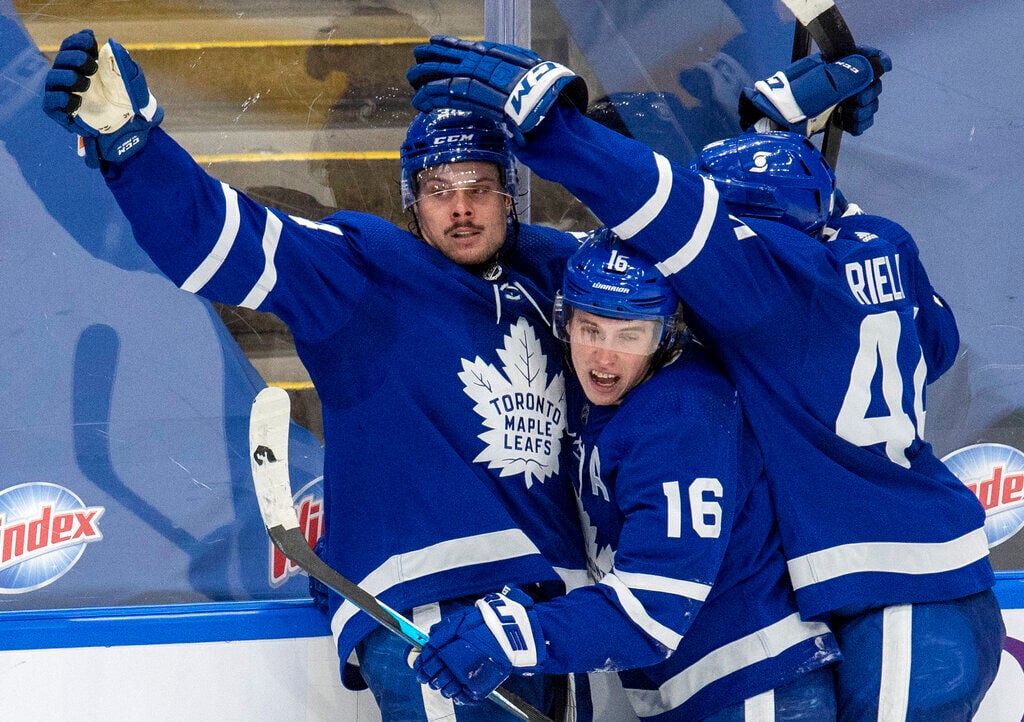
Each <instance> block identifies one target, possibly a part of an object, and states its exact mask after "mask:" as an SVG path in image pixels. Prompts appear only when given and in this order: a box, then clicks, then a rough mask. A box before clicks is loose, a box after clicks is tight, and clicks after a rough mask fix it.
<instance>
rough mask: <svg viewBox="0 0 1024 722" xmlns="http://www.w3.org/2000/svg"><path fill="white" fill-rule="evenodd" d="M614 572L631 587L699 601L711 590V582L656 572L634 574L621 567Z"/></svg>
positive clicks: (704, 598)
mask: <svg viewBox="0 0 1024 722" xmlns="http://www.w3.org/2000/svg"><path fill="white" fill-rule="evenodd" d="M613 573H614V574H615V576H617V577H618V578H619V579H621V580H622V583H623V584H625V585H626V586H627V587H629V588H630V589H640V590H643V591H647V592H661V593H662V594H673V595H675V596H677V597H686V598H688V599H696V600H697V601H698V602H703V601H704V600H706V599H707V598H708V594H709V593H710V592H711V585H710V584H700V583H698V582H688V581H685V580H682V579H670V578H669V577H659V576H655V575H654V574H634V573H633V572H624V571H622V570H621V569H616V570H615V571H614V572H613Z"/></svg>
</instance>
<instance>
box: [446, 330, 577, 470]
mask: <svg viewBox="0 0 1024 722" xmlns="http://www.w3.org/2000/svg"><path fill="white" fill-rule="evenodd" d="M497 352H498V358H499V359H500V360H501V363H502V368H501V369H500V370H499V369H496V368H495V367H494V366H493V365H492V364H489V363H487V362H485V361H484V360H483V359H481V358H480V357H479V356H477V357H476V359H474V360H473V361H467V360H466V359H462V373H460V374H459V380H460V381H462V383H463V386H464V390H465V392H466V394H467V395H468V396H469V397H470V398H471V399H473V401H474V402H476V405H475V406H474V407H473V410H474V411H476V413H477V414H479V415H480V418H481V419H482V420H483V425H484V427H485V428H486V429H487V431H485V432H484V433H482V434H480V435H479V437H478V438H480V439H481V440H482V441H483V442H484V444H485V446H484V450H483V451H481V452H480V453H479V454H478V455H477V457H476V458H475V459H473V461H474V462H486V463H487V468H489V469H500V472H499V476H502V477H504V476H512V475H514V474H522V475H523V480H524V481H525V482H526V488H527V489H529V488H530V487H531V486H533V482H534V480H535V479H536V480H537V481H539V482H541V483H543V482H544V481H545V480H546V479H547V478H548V477H550V476H553V475H554V474H557V473H558V453H559V450H560V449H561V446H562V431H563V430H564V428H565V380H564V379H563V378H562V373H561V371H559V372H558V374H556V375H555V376H554V378H552V379H551V380H550V382H549V381H548V359H547V356H546V355H545V354H544V351H543V349H542V348H541V345H540V341H539V340H538V339H537V334H536V332H535V331H534V330H533V327H532V326H531V325H530V324H529V323H528V322H527V320H526V319H525V318H520V319H519V320H518V321H516V323H515V325H514V326H511V327H510V332H509V334H508V335H506V336H505V347H504V348H499V349H497Z"/></svg>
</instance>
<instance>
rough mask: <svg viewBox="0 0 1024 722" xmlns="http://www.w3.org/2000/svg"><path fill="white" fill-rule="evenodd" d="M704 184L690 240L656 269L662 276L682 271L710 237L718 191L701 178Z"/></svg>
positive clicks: (709, 182) (706, 179)
mask: <svg viewBox="0 0 1024 722" xmlns="http://www.w3.org/2000/svg"><path fill="white" fill-rule="evenodd" d="M701 181H703V183H704V200H703V205H702V206H701V210H700V218H699V219H698V220H697V225H696V226H695V227H694V229H693V233H692V234H691V235H690V239H689V240H688V241H687V242H686V243H684V244H683V245H682V247H681V248H680V249H679V250H678V251H676V252H675V253H674V254H672V256H670V257H669V258H666V259H665V260H664V261H662V262H661V263H658V264H656V267H657V269H658V270H659V271H661V273H662V275H664V276H671V275H672V274H673V273H676V272H678V271H681V270H683V269H684V268H686V267H687V266H688V265H690V262H691V261H693V259H694V258H696V257H697V256H698V254H700V252H701V251H702V250H704V245H705V244H706V243H707V242H708V236H709V235H711V227H712V226H713V225H714V223H715V217H716V216H717V215H718V189H717V188H716V187H715V184H714V182H713V181H712V180H711V179H709V178H704V177H703V176H701Z"/></svg>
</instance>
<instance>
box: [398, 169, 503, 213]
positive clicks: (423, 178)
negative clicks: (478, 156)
mask: <svg viewBox="0 0 1024 722" xmlns="http://www.w3.org/2000/svg"><path fill="white" fill-rule="evenodd" d="M467 165H469V167H466V166H467ZM473 165H476V164H466V163H459V164H457V165H453V164H447V163H446V164H444V165H437V166H432V167H430V168H424V169H423V170H421V171H420V172H419V174H417V176H416V199H415V201H413V202H414V203H425V204H441V203H448V202H450V201H452V200H454V199H455V197H456V196H457V195H458V193H459V192H462V193H463V194H465V195H467V196H469V197H470V198H478V199H480V200H491V199H497V198H499V197H500V198H503V199H504V198H511V196H510V195H509V194H508V192H507V191H506V190H505V187H504V186H503V185H502V182H501V176H500V174H499V173H498V170H497V168H495V167H494V165H493V164H490V163H488V164H480V165H481V166H482V167H472V166H473Z"/></svg>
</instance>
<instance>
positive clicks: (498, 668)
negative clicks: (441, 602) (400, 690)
mask: <svg viewBox="0 0 1024 722" xmlns="http://www.w3.org/2000/svg"><path fill="white" fill-rule="evenodd" d="M532 606H533V600H532V599H530V597H529V596H527V595H526V594H525V593H524V592H522V591H521V590H519V589H510V588H507V587H506V588H505V589H504V590H503V591H502V592H501V593H496V594H488V595H487V596H486V597H484V598H483V599H480V600H477V603H476V606H475V607H470V608H468V609H464V610H462V611H460V612H457V613H455V614H451V615H449V616H447V617H445V618H444V619H442V620H441V621H440V622H438V623H437V624H435V625H434V626H433V627H432V628H431V630H430V641H429V642H427V643H426V644H424V645H423V649H422V650H421V651H420V654H419V656H418V657H416V658H415V660H414V661H413V662H412V665H413V669H415V670H416V678H417V679H418V680H419V681H420V682H421V683H422V684H427V685H429V686H430V687H431V688H433V689H436V690H438V691H439V692H440V693H441V694H442V695H443V696H445V697H447V698H448V699H452V700H454V701H455V702H456V703H457V704H472V703H473V702H478V701H480V700H482V699H484V698H485V697H486V696H487V695H489V694H490V693H491V692H493V691H494V690H495V689H497V687H498V685H500V684H501V683H502V682H504V681H505V679H507V678H508V676H509V675H510V674H512V673H513V672H516V673H519V674H528V673H531V672H538V671H540V668H541V665H542V664H543V663H544V661H545V660H546V659H547V653H546V652H545V650H544V638H543V636H542V634H541V630H540V625H539V624H538V623H537V618H536V616H535V615H534V613H533V612H532V611H531V610H530V607H532Z"/></svg>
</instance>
